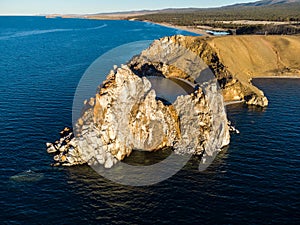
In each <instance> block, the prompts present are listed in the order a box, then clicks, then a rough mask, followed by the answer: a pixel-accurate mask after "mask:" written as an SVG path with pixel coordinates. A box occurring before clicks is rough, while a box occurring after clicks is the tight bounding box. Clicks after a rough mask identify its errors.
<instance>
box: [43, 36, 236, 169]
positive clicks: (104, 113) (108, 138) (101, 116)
mask: <svg viewBox="0 0 300 225" xmlns="http://www.w3.org/2000/svg"><path fill="white" fill-rule="evenodd" d="M178 38H182V37H181V36H180V37H178ZM157 79H158V83H163V82H165V81H167V82H169V83H168V84H167V86H169V85H175V86H176V85H177V88H178V89H182V92H181V93H177V94H175V95H176V96H175V98H174V99H173V100H172V99H169V98H166V97H165V96H163V95H161V94H160V91H161V90H159V89H157V88H156V87H155V84H156V81H157ZM177 88H176V87H175V88H174V89H177ZM173 97H174V96H173ZM74 133H75V138H73V139H71V140H68V143H70V142H71V143H72V144H71V145H70V144H69V145H65V144H64V145H63V144H59V145H60V146H58V147H53V146H52V145H51V144H48V146H49V151H48V152H50V153H51V152H53V151H51V149H52V150H53V149H57V148H58V151H57V150H56V151H55V153H56V155H55V157H54V159H55V160H56V161H57V163H56V164H55V165H64V166H71V165H77V164H82V163H84V162H87V163H88V164H89V165H98V164H101V165H103V166H104V167H105V168H111V167H112V166H113V165H114V164H116V163H117V162H118V161H122V160H123V159H124V158H125V157H128V156H130V154H131V152H132V151H133V150H142V151H158V150H160V149H162V148H164V147H172V148H173V150H174V152H175V153H176V154H195V155H202V154H204V153H205V154H207V155H213V154H214V153H215V152H218V151H220V149H221V148H222V147H224V146H226V145H228V144H229V141H230V135H229V126H228V121H227V116H226V112H225V108H224V102H223V97H222V95H221V92H220V91H219V88H218V83H217V80H216V78H215V76H214V75H213V74H212V73H211V72H210V70H209V68H208V67H207V66H206V65H205V63H203V61H202V60H201V58H200V57H199V56H198V55H196V54H195V53H194V52H192V51H190V50H188V49H187V48H186V47H185V46H181V45H180V44H178V43H176V42H175V41H174V40H173V39H172V38H165V39H162V40H159V41H155V42H154V43H153V44H152V45H151V46H150V47H149V48H148V49H147V50H145V51H143V52H142V53H141V54H140V55H139V56H136V57H134V58H133V59H132V60H131V61H130V62H129V63H128V64H127V65H123V66H122V67H120V68H117V69H115V70H113V71H111V72H110V74H109V75H108V76H107V79H106V80H105V81H104V82H103V84H102V85H101V86H100V88H99V90H98V91H97V93H96V95H95V96H94V97H92V98H90V99H89V100H87V101H86V102H85V105H84V110H83V113H82V115H81V117H80V118H79V119H78V121H77V123H76V125H75V127H74ZM68 135H69V134H66V135H64V136H65V137H68ZM61 142H64V138H62V139H61V140H60V141H59V143H61ZM61 146H63V147H61ZM69 146H71V147H69ZM70 150H71V152H70Z"/></svg>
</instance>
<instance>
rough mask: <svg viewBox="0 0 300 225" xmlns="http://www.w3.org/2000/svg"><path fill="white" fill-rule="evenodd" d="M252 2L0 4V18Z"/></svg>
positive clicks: (18, 0)
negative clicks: (5, 16)
mask: <svg viewBox="0 0 300 225" xmlns="http://www.w3.org/2000/svg"><path fill="white" fill-rule="evenodd" d="M254 1H255V0H0V15H37V14H55V13H57V14H88V13H102V12H119V11H131V10H144V9H164V8H188V7H197V8H208V7H217V6H224V5H231V4H235V3H243V2H254Z"/></svg>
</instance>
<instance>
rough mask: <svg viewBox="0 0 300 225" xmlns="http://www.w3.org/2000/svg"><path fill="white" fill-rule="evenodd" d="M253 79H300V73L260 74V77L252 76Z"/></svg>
mask: <svg viewBox="0 0 300 225" xmlns="http://www.w3.org/2000/svg"><path fill="white" fill-rule="evenodd" d="M253 79H300V74H298V75H297V74H296V75H291V76H289V75H280V76H258V77H252V78H251V80H253Z"/></svg>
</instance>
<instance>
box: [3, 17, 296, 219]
mask: <svg viewBox="0 0 300 225" xmlns="http://www.w3.org/2000/svg"><path fill="white" fill-rule="evenodd" d="M178 33H182V34H188V33H186V32H182V31H179V30H174V29H170V28H166V27H161V26H158V25H152V24H149V23H142V22H128V21H93V20H77V19H45V18H42V17H0V73H1V81H0V118H1V120H0V128H1V129H0V154H1V161H0V178H1V179H0V222H1V224H82V223H87V224H156V223H164V224H169V223H173V224H185V223H187V224H299V223H300V211H299V209H300V191H299V190H300V153H299V152H300V151H299V150H300V147H299V146H300V104H299V99H300V92H299V88H300V80H297V79H276V80H275V79H259V80H255V83H256V84H257V85H258V86H259V87H260V88H262V89H263V90H264V91H265V94H266V95H267V96H268V98H269V101H270V105H269V107H268V108H266V109H265V110H259V109H258V108H247V107H244V106H243V105H231V106H228V108H227V110H228V116H229V118H230V120H231V121H232V122H233V123H234V124H235V125H236V127H237V128H238V129H239V130H240V132H241V134H239V135H233V136H232V140H231V144H230V146H229V147H228V148H226V149H224V151H223V152H222V153H221V154H219V155H218V157H217V159H216V160H215V161H214V163H213V164H212V165H211V166H210V167H209V169H208V170H207V171H205V172H199V171H198V163H199V159H197V158H192V159H191V161H190V162H189V163H188V164H187V165H186V166H185V167H184V168H183V169H182V170H181V171H180V172H179V173H178V174H176V175H175V176H173V177H172V178H170V179H169V180H166V181H164V182H162V183H159V184H156V185H154V186H149V187H127V186H121V185H118V184H115V183H113V182H111V181H108V180H106V179H104V178H102V177H100V176H99V175H98V174H97V173H95V172H94V171H93V170H92V169H91V168H89V167H87V166H82V167H73V168H51V167H50V166H49V164H50V162H51V161H52V159H51V156H50V155H48V154H47V153H46V151H45V142H47V141H49V140H55V139H56V138H57V136H58V132H59V131H60V130H61V129H62V128H63V127H64V126H66V125H69V126H70V125H71V123H72V101H73V96H74V93H75V89H76V86H77V84H78V82H79V80H80V78H81V76H82V75H83V73H84V71H85V70H86V69H87V67H88V66H89V65H90V64H91V63H92V62H93V61H94V60H95V59H96V58H98V57H99V56H100V55H101V54H103V53H105V52H107V51H109V50H111V49H113V48H115V47H117V46H119V45H122V44H126V43H130V42H134V41H141V40H152V39H157V38H160V37H163V36H166V35H174V34H178ZM29 170H30V171H29ZM19 173H22V174H21V175H20V174H19ZM18 174H19V175H18ZM27 174H28V175H29V176H28V177H27V176H26V175H27ZM16 175H17V176H16Z"/></svg>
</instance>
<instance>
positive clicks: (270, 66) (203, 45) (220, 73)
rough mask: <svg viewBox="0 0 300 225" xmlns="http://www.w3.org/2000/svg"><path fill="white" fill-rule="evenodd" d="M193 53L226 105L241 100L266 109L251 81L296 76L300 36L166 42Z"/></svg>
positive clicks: (218, 38) (299, 72)
mask: <svg viewBox="0 0 300 225" xmlns="http://www.w3.org/2000/svg"><path fill="white" fill-rule="evenodd" d="M170 39H171V40H172V41H173V42H175V43H178V44H179V45H182V46H185V47H186V48H188V49H190V50H191V51H193V52H195V53H196V54H197V55H199V56H200V57H201V59H202V60H203V61H204V62H205V63H206V64H207V65H208V66H209V68H210V69H211V70H212V71H213V72H214V74H215V75H216V77H217V78H218V81H219V84H220V86H221V88H222V92H223V97H224V100H225V101H226V102H230V101H238V100H245V101H246V103H247V104H249V105H258V106H262V107H264V106H267V105H268V100H267V98H266V97H265V96H264V93H263V92H262V91H261V90H259V89H258V88H257V87H255V86H254V85H252V83H251V80H252V78H256V77H269V76H272V77H274V76H275V77H276V76H282V75H284V76H290V75H291V76H295V75H298V76H299V75H300V58H299V56H298V54H299V52H300V36H223V37H183V36H174V37H171V38H170Z"/></svg>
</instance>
